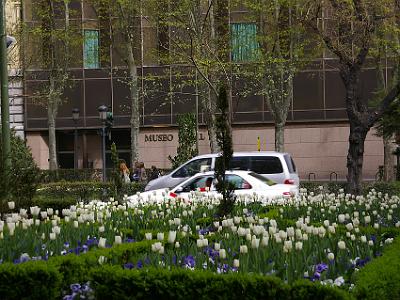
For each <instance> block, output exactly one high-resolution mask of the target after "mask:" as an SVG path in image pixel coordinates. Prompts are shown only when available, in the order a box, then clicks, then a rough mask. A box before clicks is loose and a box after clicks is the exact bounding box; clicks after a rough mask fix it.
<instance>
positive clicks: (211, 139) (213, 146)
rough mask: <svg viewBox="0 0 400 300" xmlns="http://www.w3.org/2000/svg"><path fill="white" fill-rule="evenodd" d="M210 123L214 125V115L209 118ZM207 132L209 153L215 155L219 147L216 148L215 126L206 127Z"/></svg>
mask: <svg viewBox="0 0 400 300" xmlns="http://www.w3.org/2000/svg"><path fill="white" fill-rule="evenodd" d="M210 117H211V119H212V121H211V123H212V124H215V115H211V116H210ZM207 132H208V139H209V142H210V151H211V153H217V152H219V150H220V149H219V147H218V143H217V132H216V130H215V126H214V125H211V126H207Z"/></svg>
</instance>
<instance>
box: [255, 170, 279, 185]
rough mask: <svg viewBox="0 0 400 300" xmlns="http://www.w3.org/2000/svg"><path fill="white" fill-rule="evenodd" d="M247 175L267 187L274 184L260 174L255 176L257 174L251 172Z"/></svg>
mask: <svg viewBox="0 0 400 300" xmlns="http://www.w3.org/2000/svg"><path fill="white" fill-rule="evenodd" d="M249 175H250V176H252V177H254V178H257V179H258V180H260V181H262V182H264V183H265V184H267V185H269V186H272V185H275V184H276V182H275V181H273V180H271V179H269V178H266V177H264V176H262V175H260V174H257V173H254V172H251V173H249Z"/></svg>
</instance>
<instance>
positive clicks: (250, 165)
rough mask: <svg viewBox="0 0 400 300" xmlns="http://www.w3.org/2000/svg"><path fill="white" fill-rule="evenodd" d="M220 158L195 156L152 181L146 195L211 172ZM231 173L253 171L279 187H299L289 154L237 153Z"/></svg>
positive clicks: (210, 155)
mask: <svg viewBox="0 0 400 300" xmlns="http://www.w3.org/2000/svg"><path fill="white" fill-rule="evenodd" d="M218 156H219V154H216V153H215V154H206V155H200V156H196V157H194V158H192V159H191V160H189V161H188V162H186V163H185V164H183V165H182V166H180V167H179V168H177V169H175V170H173V171H172V172H171V173H169V174H167V175H164V176H161V177H159V178H157V179H155V180H152V181H150V182H149V183H148V184H147V186H146V187H145V191H150V190H156V189H161V188H172V187H174V186H176V185H178V184H179V183H181V182H183V181H184V180H185V179H187V178H189V177H190V176H193V175H194V174H196V173H198V172H204V171H212V170H214V166H215V161H216V160H217V159H218ZM229 169H230V170H246V171H253V172H255V173H258V174H261V175H263V176H265V177H266V178H269V179H271V180H273V181H275V182H277V183H282V184H294V185H296V186H298V185H299V176H298V174H297V172H296V166H295V164H294V162H293V159H292V157H291V156H290V154H288V153H279V152H274V151H263V152H234V153H233V157H232V160H231V163H230V166H229Z"/></svg>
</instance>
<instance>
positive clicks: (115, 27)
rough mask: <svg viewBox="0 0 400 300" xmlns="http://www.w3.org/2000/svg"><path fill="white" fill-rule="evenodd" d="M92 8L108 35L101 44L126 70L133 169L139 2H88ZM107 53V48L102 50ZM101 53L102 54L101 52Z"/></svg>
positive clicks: (136, 130) (136, 143)
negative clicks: (116, 54)
mask: <svg viewBox="0 0 400 300" xmlns="http://www.w3.org/2000/svg"><path fill="white" fill-rule="evenodd" d="M91 1H92V3H93V4H94V6H95V8H96V11H97V14H98V17H99V23H100V26H101V31H102V32H106V33H107V32H110V31H111V34H110V35H109V36H108V37H107V36H106V37H105V38H104V41H105V42H106V43H107V44H109V45H111V47H112V48H113V49H115V50H117V51H118V52H119V53H120V55H121V58H122V60H123V61H124V63H125V66H126V67H127V72H126V74H125V80H124V81H125V82H126V83H127V85H128V87H129V96H128V99H129V102H130V104H129V107H130V112H131V118H130V127H131V149H130V150H131V161H130V164H131V165H132V166H133V165H134V164H135V162H136V161H138V160H139V127H140V110H139V75H138V72H137V68H138V66H139V62H138V60H137V59H136V58H135V55H134V54H135V51H136V50H137V49H140V48H141V46H142V41H141V38H140V36H141V33H140V24H139V22H140V18H142V5H143V4H142V1H139V0H91ZM103 48H104V49H107V47H103ZM104 49H103V50H102V51H104Z"/></svg>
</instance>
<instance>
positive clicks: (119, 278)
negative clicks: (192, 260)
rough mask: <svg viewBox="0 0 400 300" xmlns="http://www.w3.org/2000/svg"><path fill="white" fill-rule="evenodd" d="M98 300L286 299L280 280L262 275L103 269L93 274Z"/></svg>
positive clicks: (114, 267) (287, 293) (181, 270)
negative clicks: (158, 299)
mask: <svg viewBox="0 0 400 300" xmlns="http://www.w3.org/2000/svg"><path fill="white" fill-rule="evenodd" d="M92 283H93V287H94V289H95V292H96V298H97V299H157V298H161V299H176V300H179V299H190V298H192V299H287V298H288V296H289V289H288V286H286V285H285V284H284V283H283V282H282V281H281V280H280V279H278V278H275V277H269V276H268V277H265V276H260V275H242V274H227V275H218V274H214V273H211V272H206V271H194V272H193V271H189V270H183V269H172V270H164V269H146V270H122V269H121V267H116V266H104V267H102V268H99V269H97V270H95V271H94V272H93V280H92Z"/></svg>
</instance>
